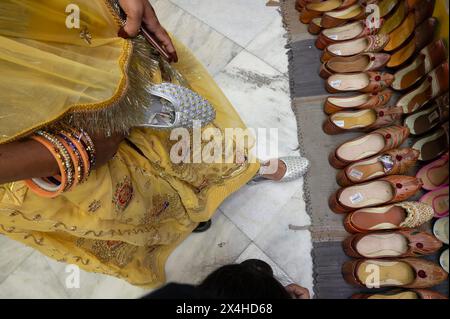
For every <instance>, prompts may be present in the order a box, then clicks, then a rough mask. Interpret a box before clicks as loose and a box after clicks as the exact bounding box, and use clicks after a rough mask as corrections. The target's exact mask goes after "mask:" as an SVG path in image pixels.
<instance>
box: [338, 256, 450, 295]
mask: <svg viewBox="0 0 450 319" xmlns="http://www.w3.org/2000/svg"><path fill="white" fill-rule="evenodd" d="M342 274H343V276H344V279H345V280H346V281H347V282H348V283H349V284H353V285H355V286H360V287H367V288H384V287H402V288H429V287H433V286H435V285H438V284H440V283H441V282H443V281H445V280H446V279H447V278H448V274H447V273H446V272H445V270H443V269H442V268H441V267H439V266H438V265H437V264H435V263H433V262H430V261H427V260H424V259H421V258H403V259H392V260H383V259H357V260H352V261H348V262H346V263H345V264H344V266H343V267H342ZM377 274H378V275H379V276H377ZM377 277H378V278H377Z"/></svg>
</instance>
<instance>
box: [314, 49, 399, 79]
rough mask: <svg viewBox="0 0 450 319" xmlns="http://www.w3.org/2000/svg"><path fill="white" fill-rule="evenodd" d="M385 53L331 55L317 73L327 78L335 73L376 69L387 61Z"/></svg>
mask: <svg viewBox="0 0 450 319" xmlns="http://www.w3.org/2000/svg"><path fill="white" fill-rule="evenodd" d="M389 59H390V55H389V54H386V53H361V54H358V55H354V56H351V57H333V58H331V59H330V60H329V61H327V62H325V63H323V64H322V66H321V68H320V72H319V75H320V76H321V77H322V78H324V79H327V78H329V77H330V76H331V75H333V74H335V73H360V72H368V71H377V70H379V69H381V68H383V67H384V66H385V65H386V64H387V63H388V61H389Z"/></svg>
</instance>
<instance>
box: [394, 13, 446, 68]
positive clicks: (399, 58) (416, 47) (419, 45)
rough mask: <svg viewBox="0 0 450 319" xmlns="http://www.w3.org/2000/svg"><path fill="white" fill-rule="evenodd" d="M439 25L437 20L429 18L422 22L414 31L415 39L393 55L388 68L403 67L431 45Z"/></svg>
mask: <svg viewBox="0 0 450 319" xmlns="http://www.w3.org/2000/svg"><path fill="white" fill-rule="evenodd" d="M437 24H438V22H437V19H436V18H428V19H426V20H425V21H424V22H422V23H421V24H420V25H419V26H418V27H417V28H416V29H415V30H414V38H413V39H411V40H410V41H407V43H406V45H404V46H403V47H402V48H401V49H399V50H397V51H395V53H393V54H392V55H391V59H390V60H389V62H388V64H387V67H388V68H393V69H396V68H401V67H403V66H404V65H405V63H406V62H407V61H408V60H409V59H410V58H411V57H412V56H414V55H415V54H416V53H417V52H419V51H420V50H422V49H423V48H424V47H425V46H427V45H428V44H429V43H431V41H433V39H434V34H435V31H436V28H437Z"/></svg>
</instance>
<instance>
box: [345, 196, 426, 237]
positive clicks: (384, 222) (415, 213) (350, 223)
mask: <svg viewBox="0 0 450 319" xmlns="http://www.w3.org/2000/svg"><path fill="white" fill-rule="evenodd" d="M433 216H434V210H433V207H431V205H428V204H426V203H421V202H401V203H394V204H391V205H386V206H381V207H371V208H362V209H358V210H357V211H354V212H352V213H349V214H347V216H346V217H345V219H344V227H345V230H347V231H348V232H349V233H366V232H371V231H375V230H398V229H413V228H417V227H420V226H422V225H423V224H425V223H427V222H429V221H430V220H432V219H433Z"/></svg>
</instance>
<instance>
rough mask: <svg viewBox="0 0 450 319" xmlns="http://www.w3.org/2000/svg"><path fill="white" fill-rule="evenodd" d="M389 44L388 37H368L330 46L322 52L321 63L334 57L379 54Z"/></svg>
mask: <svg viewBox="0 0 450 319" xmlns="http://www.w3.org/2000/svg"><path fill="white" fill-rule="evenodd" d="M388 42H389V35H387V34H383V35H369V36H366V37H364V38H360V39H356V40H350V41H343V42H339V43H334V44H330V45H329V46H327V47H326V48H325V50H324V51H323V54H322V57H321V61H322V63H323V62H326V61H328V60H330V59H331V58H332V57H334V56H343V57H344V56H352V55H356V54H360V53H365V52H372V53H376V52H380V51H381V50H383V48H384V47H385V46H386V44H387V43H388Z"/></svg>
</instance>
